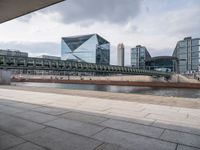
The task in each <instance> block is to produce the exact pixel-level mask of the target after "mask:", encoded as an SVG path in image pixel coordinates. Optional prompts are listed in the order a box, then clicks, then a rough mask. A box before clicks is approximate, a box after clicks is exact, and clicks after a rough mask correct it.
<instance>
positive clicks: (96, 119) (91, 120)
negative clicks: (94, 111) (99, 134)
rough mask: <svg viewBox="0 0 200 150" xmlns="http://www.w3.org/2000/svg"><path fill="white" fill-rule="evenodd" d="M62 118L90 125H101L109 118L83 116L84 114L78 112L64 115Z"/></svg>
mask: <svg viewBox="0 0 200 150" xmlns="http://www.w3.org/2000/svg"><path fill="white" fill-rule="evenodd" d="M62 117H64V118H67V119H72V120H78V121H82V122H89V123H95V124H98V123H101V122H103V121H105V120H107V118H104V117H100V116H97V115H89V114H83V113H78V112H70V113H66V114H64V115H62Z"/></svg>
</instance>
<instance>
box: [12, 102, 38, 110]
mask: <svg viewBox="0 0 200 150" xmlns="http://www.w3.org/2000/svg"><path fill="white" fill-rule="evenodd" d="M11 106H13V107H16V108H22V109H27V110H30V109H33V108H38V107H42V106H41V105H35V104H29V103H21V102H20V103H16V104H11Z"/></svg>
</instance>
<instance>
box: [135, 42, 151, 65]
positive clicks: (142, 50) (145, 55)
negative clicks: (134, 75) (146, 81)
mask: <svg viewBox="0 0 200 150" xmlns="http://www.w3.org/2000/svg"><path fill="white" fill-rule="evenodd" d="M150 58H151V55H150V54H149V52H148V51H147V49H146V47H144V46H141V45H138V46H136V47H135V48H132V49H131V66H132V67H134V68H138V69H145V61H146V60H147V59H150Z"/></svg>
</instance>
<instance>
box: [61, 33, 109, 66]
mask: <svg viewBox="0 0 200 150" xmlns="http://www.w3.org/2000/svg"><path fill="white" fill-rule="evenodd" d="M61 57H62V60H72V61H78V62H87V63H97V64H105V65H109V64H110V43H109V42H108V41H107V40H105V39H104V38H102V37H101V36H99V35H98V34H91V35H82V36H74V37H64V38H62V43H61Z"/></svg>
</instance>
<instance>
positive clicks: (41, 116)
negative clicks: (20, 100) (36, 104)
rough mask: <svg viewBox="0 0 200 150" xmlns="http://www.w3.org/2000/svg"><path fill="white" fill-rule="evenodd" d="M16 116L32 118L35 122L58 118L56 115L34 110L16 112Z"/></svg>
mask: <svg viewBox="0 0 200 150" xmlns="http://www.w3.org/2000/svg"><path fill="white" fill-rule="evenodd" d="M15 116H17V117H20V118H23V119H27V120H30V121H33V122H37V123H45V122H47V121H51V120H54V119H56V118H57V117H56V116H52V115H48V114H43V113H39V112H34V111H27V112H23V113H18V114H15Z"/></svg>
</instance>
